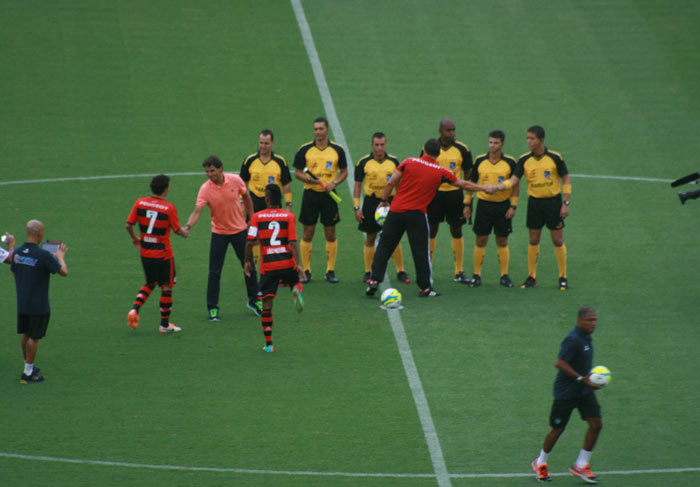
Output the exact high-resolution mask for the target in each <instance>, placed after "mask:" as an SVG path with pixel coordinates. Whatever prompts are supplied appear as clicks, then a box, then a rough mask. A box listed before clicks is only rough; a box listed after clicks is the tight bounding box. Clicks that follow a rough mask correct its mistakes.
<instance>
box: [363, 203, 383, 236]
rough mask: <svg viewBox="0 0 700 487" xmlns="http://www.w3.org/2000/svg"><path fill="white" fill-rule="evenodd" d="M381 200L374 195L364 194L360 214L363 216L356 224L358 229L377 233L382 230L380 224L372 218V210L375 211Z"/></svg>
mask: <svg viewBox="0 0 700 487" xmlns="http://www.w3.org/2000/svg"><path fill="white" fill-rule="evenodd" d="M381 202H382V199H381V198H378V197H376V196H374V195H369V196H367V195H365V199H364V200H363V201H362V216H364V219H363V220H362V223H360V224H359V225H358V226H357V229H358V230H360V231H361V232H365V233H379V232H381V231H382V226H381V225H377V222H376V221H375V219H374V212H375V211H377V206H379V203H381Z"/></svg>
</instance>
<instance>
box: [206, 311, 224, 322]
mask: <svg viewBox="0 0 700 487" xmlns="http://www.w3.org/2000/svg"><path fill="white" fill-rule="evenodd" d="M220 319H221V318H220V317H219V308H211V309H210V310H209V321H219V320H220Z"/></svg>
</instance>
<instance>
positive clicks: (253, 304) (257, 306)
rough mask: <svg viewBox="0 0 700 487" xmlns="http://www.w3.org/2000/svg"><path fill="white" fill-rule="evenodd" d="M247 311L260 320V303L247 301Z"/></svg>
mask: <svg viewBox="0 0 700 487" xmlns="http://www.w3.org/2000/svg"><path fill="white" fill-rule="evenodd" d="M248 309H249V310H251V311H252V312H253V313H255V316H257V317H258V318H260V317H261V316H262V301H258V300H257V299H256V300H255V301H248Z"/></svg>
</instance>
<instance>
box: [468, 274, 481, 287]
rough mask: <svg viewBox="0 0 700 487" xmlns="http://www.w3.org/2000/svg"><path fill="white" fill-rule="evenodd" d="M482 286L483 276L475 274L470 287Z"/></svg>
mask: <svg viewBox="0 0 700 487" xmlns="http://www.w3.org/2000/svg"><path fill="white" fill-rule="evenodd" d="M479 286H481V276H480V275H479V274H474V275H473V276H472V278H471V280H470V281H469V287H479Z"/></svg>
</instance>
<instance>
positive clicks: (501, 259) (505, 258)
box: [497, 245, 510, 276]
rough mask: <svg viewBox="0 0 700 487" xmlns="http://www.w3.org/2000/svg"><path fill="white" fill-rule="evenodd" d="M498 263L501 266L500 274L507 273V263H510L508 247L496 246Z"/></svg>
mask: <svg viewBox="0 0 700 487" xmlns="http://www.w3.org/2000/svg"><path fill="white" fill-rule="evenodd" d="M497 251H498V263H499V264H500V266H501V275H502V276H503V275H505V274H508V265H509V264H510V247H508V246H507V245H506V246H505V247H497Z"/></svg>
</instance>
